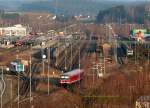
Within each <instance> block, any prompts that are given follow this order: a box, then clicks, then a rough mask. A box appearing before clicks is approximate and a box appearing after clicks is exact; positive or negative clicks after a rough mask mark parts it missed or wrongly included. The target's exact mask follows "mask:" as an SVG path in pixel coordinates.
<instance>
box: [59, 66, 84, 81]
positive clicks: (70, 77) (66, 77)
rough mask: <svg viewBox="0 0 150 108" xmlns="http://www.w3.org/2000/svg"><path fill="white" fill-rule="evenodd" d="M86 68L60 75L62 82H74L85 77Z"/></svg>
mask: <svg viewBox="0 0 150 108" xmlns="http://www.w3.org/2000/svg"><path fill="white" fill-rule="evenodd" d="M83 75H84V70H83V69H75V70H72V71H69V72H66V73H64V74H63V75H61V77H60V84H73V83H76V82H78V81H80V80H82V79H83Z"/></svg>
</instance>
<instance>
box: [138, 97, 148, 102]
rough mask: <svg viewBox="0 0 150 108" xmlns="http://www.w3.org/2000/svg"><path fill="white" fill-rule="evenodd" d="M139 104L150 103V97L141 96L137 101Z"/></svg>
mask: <svg viewBox="0 0 150 108" xmlns="http://www.w3.org/2000/svg"><path fill="white" fill-rule="evenodd" d="M137 102H150V96H141V97H140V98H138V99H137Z"/></svg>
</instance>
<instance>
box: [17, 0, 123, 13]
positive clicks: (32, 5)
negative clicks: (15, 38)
mask: <svg viewBox="0 0 150 108" xmlns="http://www.w3.org/2000/svg"><path fill="white" fill-rule="evenodd" d="M119 4H121V2H114V1H99V2H98V1H96V0H95V1H94V0H93V1H92V0H59V2H57V3H56V2H55V1H54V0H50V1H33V2H29V3H24V4H23V5H22V6H21V7H20V9H21V10H22V11H49V12H52V13H57V14H68V15H74V14H84V15H87V14H88V15H89V14H90V15H91V14H92V15H96V14H97V13H98V12H99V10H105V9H107V8H110V7H113V6H116V5H119Z"/></svg>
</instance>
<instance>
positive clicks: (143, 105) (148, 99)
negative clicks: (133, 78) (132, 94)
mask: <svg viewBox="0 0 150 108" xmlns="http://www.w3.org/2000/svg"><path fill="white" fill-rule="evenodd" d="M135 108H150V96H141V97H140V98H138V99H137V101H136V107H135Z"/></svg>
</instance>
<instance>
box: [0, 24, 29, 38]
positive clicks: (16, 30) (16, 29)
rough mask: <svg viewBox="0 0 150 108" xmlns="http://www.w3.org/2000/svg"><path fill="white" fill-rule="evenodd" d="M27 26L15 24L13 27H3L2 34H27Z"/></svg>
mask: <svg viewBox="0 0 150 108" xmlns="http://www.w3.org/2000/svg"><path fill="white" fill-rule="evenodd" d="M26 35H27V27H24V26H22V25H21V24H17V25H14V26H12V27H1V28H0V36H26Z"/></svg>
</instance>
